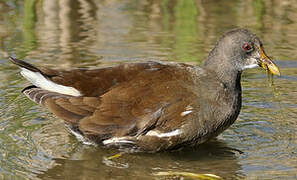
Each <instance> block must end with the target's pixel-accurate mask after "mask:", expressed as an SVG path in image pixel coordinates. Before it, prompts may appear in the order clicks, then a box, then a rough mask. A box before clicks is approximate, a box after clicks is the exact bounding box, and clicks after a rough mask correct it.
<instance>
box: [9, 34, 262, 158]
mask: <svg viewBox="0 0 297 180" xmlns="http://www.w3.org/2000/svg"><path fill="white" fill-rule="evenodd" d="M232 32H233V33H230V35H228V34H226V35H225V36H224V38H221V39H220V41H223V42H225V43H226V42H229V41H230V39H235V40H234V41H232V42H231V43H230V42H229V44H226V45H230V46H234V47H235V46H236V47H237V46H238V45H236V43H235V42H237V41H238V42H240V43H241V41H244V42H245V41H246V40H251V41H253V43H254V44H256V43H258V44H260V41H259V40H258V38H257V37H256V36H255V35H253V34H251V33H250V32H249V31H247V30H243V29H238V30H234V31H232ZM220 41H219V42H218V43H217V45H216V47H215V48H214V50H213V51H212V53H211V54H210V56H209V58H208V59H207V60H206V62H207V63H205V65H204V66H203V67H202V68H199V67H195V66H192V65H187V64H183V63H166V62H156V61H150V62H140V63H127V64H121V65H117V66H113V67H107V68H99V69H93V70H88V69H74V70H70V71H66V70H53V69H48V68H44V67H41V68H36V67H35V66H33V65H30V64H28V63H26V62H24V61H21V60H17V59H14V58H11V60H12V62H13V63H15V64H17V65H18V66H20V67H21V68H22V74H23V75H24V76H25V77H26V78H28V77H29V78H28V79H29V80H30V81H32V83H33V84H34V85H33V86H29V87H27V88H25V89H24V90H23V93H24V94H25V95H26V96H27V97H28V98H30V99H31V100H33V101H34V102H36V103H39V104H41V105H43V106H45V107H46V108H48V109H49V111H51V112H52V113H54V114H55V115H56V116H58V117H59V118H61V119H63V120H65V123H66V125H67V126H68V127H69V128H70V129H71V130H72V132H73V133H74V134H76V135H77V136H80V139H81V140H82V141H84V142H86V143H96V144H103V145H106V146H112V147H116V148H119V149H125V150H132V151H149V152H155V151H160V150H165V149H175V148H179V147H182V146H185V145H197V144H200V143H203V142H204V141H206V140H208V139H209V138H211V137H214V136H217V135H218V134H219V133H221V132H222V131H223V130H225V129H226V128H228V127H229V126H230V125H231V124H232V123H233V122H234V121H235V120H236V118H237V116H238V114H239V111H240V107H241V86H240V75H241V71H242V69H244V66H250V65H251V62H248V63H250V64H247V62H241V61H240V63H242V64H240V63H238V62H236V63H237V64H234V66H233V65H232V64H230V63H235V59H234V58H233V57H228V56H223V55H224V54H228V52H229V51H230V52H233V51H234V53H235V54H234V55H237V54H236V51H239V50H238V49H239V48H235V50H236V51H235V50H234V48H232V47H231V48H230V50H227V51H226V50H225V51H223V50H221V49H216V48H218V47H220V46H221V44H220V43H221V42H220ZM259 46H260V45H259ZM239 47H241V44H240V45H239ZM255 51H256V48H255ZM240 53H241V54H239V55H237V56H238V57H240V58H241V59H240V60H245V59H247V60H249V59H248V58H251V57H250V56H256V53H254V54H252V53H251V54H250V55H249V56H248V55H246V54H244V53H242V52H240ZM243 55H245V56H243ZM234 57H236V56H234ZM238 57H237V58H238ZM214 58H219V59H214ZM216 61H219V62H220V63H221V64H220V63H218V64H220V66H221V67H217V68H214V66H215V64H214V63H216ZM236 61H237V60H236ZM253 63H254V64H255V62H253ZM256 64H259V62H256ZM230 65H232V67H230ZM228 66H229V67H228ZM220 68H222V69H220ZM26 69H27V70H26ZM30 78H31V79H30ZM32 79H33V80H32ZM45 81H46V83H45V84H48V82H50V83H51V84H50V86H53V88H54V89H53V88H52V89H50V88H47V87H44V86H45V85H43V83H44V82H45ZM53 83H54V84H53ZM56 85H60V86H59V87H58V86H56ZM39 86H40V87H39ZM61 87H62V90H61V91H58V90H57V91H56V89H55V88H57V89H59V88H61ZM65 87H66V89H67V88H69V87H70V88H71V87H72V88H71V89H67V90H64V89H63V88H65ZM73 88H74V90H73ZM49 89H50V90H49ZM64 91H65V92H64ZM69 92H71V93H69ZM78 92H79V93H78Z"/></svg>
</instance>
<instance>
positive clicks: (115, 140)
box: [102, 137, 134, 145]
mask: <svg viewBox="0 0 297 180" xmlns="http://www.w3.org/2000/svg"><path fill="white" fill-rule="evenodd" d="M102 143H103V144H104V145H107V144H116V143H128V144H134V142H133V141H129V140H127V139H126V137H114V138H110V139H106V140H104V141H103V142H102Z"/></svg>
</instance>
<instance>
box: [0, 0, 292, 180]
mask: <svg viewBox="0 0 297 180" xmlns="http://www.w3.org/2000/svg"><path fill="white" fill-rule="evenodd" d="M0 10H1V14H0V99H1V100H0V160H1V162H0V179H12V178H18V179H162V177H157V176H155V175H154V174H155V173H157V172H160V171H184V172H192V173H211V174H216V175H218V176H221V177H223V178H225V179H296V178H297V139H296V132H297V120H296V119H297V105H296V103H297V99H296V97H297V53H296V52H297V32H296V29H297V13H296V12H297V5H296V2H295V1H294V0H283V1H274V0H266V1H264V0H254V1H252V0H248V1H244V0H235V1H227V0H221V1H215V0H208V1H203V0H197V1H194V0H178V1H177V0H173V1H170V0H162V1H157V0H141V1H137V0H127V1H120V0H108V1H100V0H79V1H75V2H74V1H70V0H43V1H38V0H24V1H17V0H2V1H1V2H0ZM235 27H245V28H248V29H250V30H252V31H253V32H255V33H256V34H257V35H258V36H259V37H260V38H261V39H262V41H263V42H264V46H265V50H266V52H267V53H268V54H269V55H270V56H272V57H274V59H276V63H277V64H278V65H279V66H280V68H281V73H282V76H281V77H280V78H278V77H276V78H274V85H273V86H270V83H269V82H268V81H267V78H266V74H265V72H264V71H261V70H260V69H254V70H249V71H247V72H245V73H244V74H243V77H242V85H243V107H242V111H241V114H240V116H239V118H238V119H237V121H236V122H235V124H233V125H232V126H231V127H230V128H229V129H228V130H226V131H225V132H224V133H223V134H222V135H220V136H219V137H218V138H217V139H216V140H213V141H211V142H208V143H206V144H204V145H201V146H199V147H198V148H196V149H187V150H184V151H178V152H167V153H165V152H164V153H157V154H145V153H140V154H124V155H123V156H121V157H120V158H117V159H112V160H109V159H108V157H110V156H112V155H115V154H117V153H118V152H117V151H115V150H108V149H104V148H102V147H90V146H85V145H82V144H81V143H79V142H78V141H77V140H76V139H75V138H74V137H72V136H71V135H69V133H68V132H67V131H66V130H65V128H64V125H63V121H62V120H60V119H58V118H56V117H55V116H53V115H52V114H50V113H48V112H47V111H46V110H45V109H43V108H41V107H39V106H38V105H36V104H34V103H33V102H30V101H29V100H28V99H27V98H25V97H24V96H23V95H22V94H21V93H20V91H21V90H22V88H23V87H24V86H26V85H28V82H26V81H25V80H24V79H23V78H22V77H21V76H20V75H19V74H18V72H19V70H18V69H17V68H16V67H15V66H14V65H12V64H10V63H9V62H8V60H7V56H8V54H12V55H15V56H17V57H19V58H22V59H25V60H26V61H28V62H30V63H34V64H36V65H44V66H48V67H53V68H67V69H69V68H73V67H90V68H94V67H102V66H109V65H112V64H118V63H123V62H132V61H146V60H152V59H153V60H164V61H168V60H169V61H177V62H187V63H192V64H197V65H200V64H201V63H202V61H203V59H204V58H205V57H206V56H207V54H208V52H209V51H210V49H211V48H212V47H213V45H214V43H215V41H216V40H217V38H218V37H219V36H220V35H221V34H222V33H223V32H225V31H227V30H230V29H232V28H235ZM238 150H239V151H242V152H243V153H239V151H238Z"/></svg>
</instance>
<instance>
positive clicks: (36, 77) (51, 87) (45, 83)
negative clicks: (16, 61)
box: [21, 68, 81, 96]
mask: <svg viewBox="0 0 297 180" xmlns="http://www.w3.org/2000/svg"><path fill="white" fill-rule="evenodd" d="M21 70H22V71H21V74H22V76H24V77H25V78H26V79H27V80H28V81H30V82H31V83H32V84H33V85H35V86H37V87H40V88H41V89H45V90H48V91H52V92H57V93H60V94H66V95H70V96H81V94H80V92H79V91H78V90H77V89H75V88H73V87H69V86H63V85H60V84H56V83H54V82H52V81H50V80H49V79H47V78H45V77H44V76H43V75H42V74H40V73H39V72H33V71H30V70H28V69H25V68H21Z"/></svg>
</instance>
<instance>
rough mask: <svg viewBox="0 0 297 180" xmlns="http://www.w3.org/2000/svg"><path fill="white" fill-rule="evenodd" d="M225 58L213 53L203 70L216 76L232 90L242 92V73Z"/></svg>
mask: <svg viewBox="0 0 297 180" xmlns="http://www.w3.org/2000/svg"><path fill="white" fill-rule="evenodd" d="M222 58H225V57H224V56H221V55H218V54H217V53H211V54H210V56H209V57H208V58H207V59H206V61H205V62H204V64H203V65H202V68H203V69H205V70H206V71H208V72H209V73H210V75H211V76H216V77H217V78H218V80H219V81H221V82H222V83H224V84H225V85H226V86H228V87H229V88H230V89H234V90H240V91H241V84H240V79H241V71H238V70H237V69H236V68H235V67H234V65H233V64H232V63H230V60H224V59H222Z"/></svg>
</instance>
